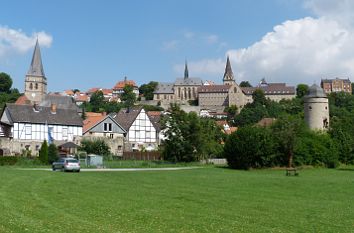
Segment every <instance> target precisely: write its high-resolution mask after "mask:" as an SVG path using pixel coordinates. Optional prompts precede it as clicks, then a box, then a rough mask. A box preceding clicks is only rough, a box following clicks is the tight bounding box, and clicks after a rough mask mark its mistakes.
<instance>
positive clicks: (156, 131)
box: [0, 40, 352, 156]
mask: <svg viewBox="0 0 354 233" xmlns="http://www.w3.org/2000/svg"><path fill="white" fill-rule="evenodd" d="M221 77H222V79H221V80H222V84H215V83H213V82H210V81H203V80H202V79H201V78H198V77H190V76H189V70H188V64H187V62H186V63H185V71H184V76H183V77H182V78H177V79H176V80H175V81H174V82H170V83H161V82H159V83H157V85H156V86H155V88H154V90H153V92H152V94H153V98H151V99H150V100H146V98H145V97H144V94H141V93H139V88H138V86H137V84H136V82H135V81H134V80H128V79H127V77H125V78H124V79H123V80H120V81H118V82H117V83H116V85H115V86H114V87H112V88H102V87H93V88H91V89H89V90H87V91H86V92H85V91H79V90H78V89H76V90H75V89H74V88H73V89H72V90H65V91H62V92H54V93H48V92H47V86H48V85H50V78H48V79H47V77H46V75H45V73H44V67H43V64H42V57H41V52H40V45H39V43H38V40H37V42H36V44H35V47H34V52H33V56H32V61H31V63H30V67H29V70H28V72H27V74H26V75H25V90H24V93H23V95H21V96H20V97H19V98H18V99H17V100H16V102H15V103H7V104H6V106H5V107H4V109H3V110H2V114H1V122H0V142H1V143H0V148H1V149H0V151H1V154H4V155H20V154H22V153H23V151H31V153H32V155H37V156H38V154H39V150H40V147H41V144H42V142H43V140H46V141H48V142H53V143H55V144H56V145H57V146H58V147H59V148H62V147H63V146H64V147H65V145H66V144H67V143H68V142H72V143H74V145H80V142H81V140H83V139H90V140H94V139H95V138H100V139H103V140H104V141H105V142H106V143H107V144H108V145H109V148H110V151H111V153H112V154H113V155H114V156H122V155H123V152H125V151H126V152H129V151H141V150H146V151H157V150H159V146H160V145H161V142H162V141H163V140H164V139H165V138H166V137H165V135H164V133H165V131H166V130H162V127H161V122H160V120H161V116H162V115H164V114H165V111H146V110H145V109H144V107H143V105H144V104H145V105H150V106H156V107H160V108H162V109H164V110H168V109H169V107H170V106H171V104H178V105H179V106H180V107H181V109H183V110H185V111H186V112H195V113H197V114H198V115H199V116H200V117H207V118H213V119H215V121H216V122H218V123H219V125H221V126H222V127H221V128H222V130H223V131H224V132H225V133H226V132H228V133H231V132H234V131H235V130H236V129H237V128H236V127H233V126H232V125H231V124H230V122H228V121H227V120H226V118H227V112H225V109H227V108H231V107H233V106H234V107H235V108H236V109H237V112H240V111H241V110H242V108H243V107H244V106H245V105H247V104H250V103H252V102H253V98H252V96H253V94H254V93H255V91H256V90H261V91H262V92H263V93H264V96H265V98H267V99H269V100H270V101H275V102H279V101H282V100H291V99H294V98H295V97H296V87H294V86H288V85H287V84H286V83H271V82H267V81H266V79H265V78H263V79H262V80H260V82H259V84H258V85H257V86H254V87H252V86H251V85H246V86H242V85H239V84H238V83H237V81H236V80H235V77H234V73H233V70H232V67H231V63H230V60H229V57H227V59H226V65H225V72H224V74H223V76H221ZM248 84H249V83H248ZM320 85H321V87H319V86H317V85H314V86H313V87H311V88H310V90H309V93H308V94H307V97H308V98H307V101H305V103H304V107H305V109H308V108H309V109H312V111H305V120H306V122H307V123H308V125H309V126H310V128H312V129H318V130H323V129H326V128H328V125H329V111H328V100H327V96H326V94H329V93H332V92H344V93H349V94H351V93H352V85H351V82H350V80H349V79H340V78H334V79H322V80H321V83H320ZM126 86H129V87H130V88H131V92H132V95H133V96H134V97H135V98H134V99H140V101H138V103H136V104H133V105H131V106H129V107H127V108H122V109H120V110H119V111H118V112H110V113H107V112H105V111H104V110H101V109H100V110H98V111H96V112H87V111H85V108H83V106H84V105H85V104H86V103H89V102H90V100H91V99H92V97H93V96H94V95H95V94H97V93H101V94H102V96H103V98H104V100H105V101H107V102H110V103H121V102H122V101H123V100H122V95H123V94H124V92H125V89H124V88H125V87H126ZM263 121H264V119H263ZM220 122H223V123H220Z"/></svg>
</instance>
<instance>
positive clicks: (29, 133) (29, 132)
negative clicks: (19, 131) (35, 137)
mask: <svg viewBox="0 0 354 233" xmlns="http://www.w3.org/2000/svg"><path fill="white" fill-rule="evenodd" d="M25 131H26V135H31V134H32V126H26V128H25Z"/></svg>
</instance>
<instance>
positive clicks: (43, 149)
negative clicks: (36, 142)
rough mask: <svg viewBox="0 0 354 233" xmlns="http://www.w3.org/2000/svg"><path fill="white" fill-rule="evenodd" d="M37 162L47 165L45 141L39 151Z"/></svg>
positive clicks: (46, 145) (46, 144)
mask: <svg viewBox="0 0 354 233" xmlns="http://www.w3.org/2000/svg"><path fill="white" fill-rule="evenodd" d="M39 160H40V161H41V162H42V163H44V164H47V163H48V143H47V141H46V140H44V141H43V143H42V146H41V149H40V150H39Z"/></svg>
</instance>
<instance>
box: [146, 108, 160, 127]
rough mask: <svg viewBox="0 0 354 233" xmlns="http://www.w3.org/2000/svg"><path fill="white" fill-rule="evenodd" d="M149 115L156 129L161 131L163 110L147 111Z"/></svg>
mask: <svg viewBox="0 0 354 233" xmlns="http://www.w3.org/2000/svg"><path fill="white" fill-rule="evenodd" d="M147 115H148V117H149V118H150V121H151V123H152V125H153V126H154V127H155V129H156V131H158V132H159V131H160V130H161V124H160V120H161V112H158V111H150V112H147Z"/></svg>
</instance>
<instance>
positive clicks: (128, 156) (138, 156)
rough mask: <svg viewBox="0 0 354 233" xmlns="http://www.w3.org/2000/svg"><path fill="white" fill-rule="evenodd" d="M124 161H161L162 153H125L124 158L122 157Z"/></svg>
mask: <svg viewBox="0 0 354 233" xmlns="http://www.w3.org/2000/svg"><path fill="white" fill-rule="evenodd" d="M121 159H123V160H150V161H152V160H161V159H162V158H161V154H160V152H157V151H153V152H141V151H134V152H123V156H122V157H121Z"/></svg>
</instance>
